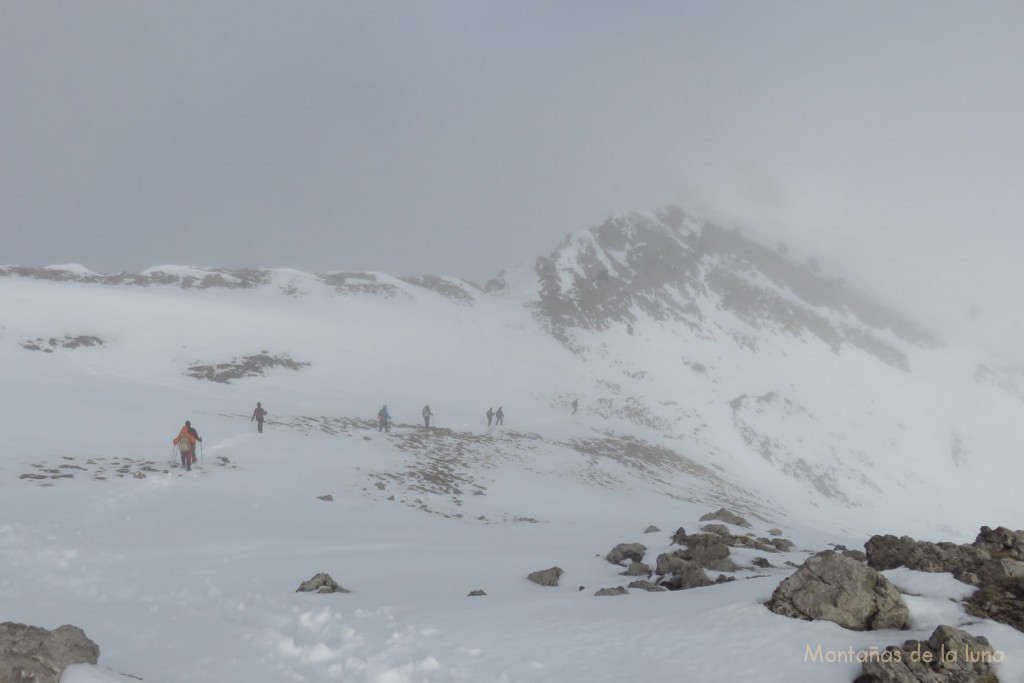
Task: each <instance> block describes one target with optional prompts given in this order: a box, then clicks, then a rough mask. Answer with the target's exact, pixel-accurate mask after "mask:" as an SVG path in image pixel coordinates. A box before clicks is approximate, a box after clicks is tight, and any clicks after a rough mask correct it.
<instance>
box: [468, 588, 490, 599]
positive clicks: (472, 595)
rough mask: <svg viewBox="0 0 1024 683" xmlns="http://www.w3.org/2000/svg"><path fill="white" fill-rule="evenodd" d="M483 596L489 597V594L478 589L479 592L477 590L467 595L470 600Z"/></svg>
mask: <svg viewBox="0 0 1024 683" xmlns="http://www.w3.org/2000/svg"><path fill="white" fill-rule="evenodd" d="M482 595H487V593H484V592H483V591H482V590H480V589H479V588H478V589H477V590H475V591H470V592H469V595H467V596H466V597H468V598H478V597H480V596H482Z"/></svg>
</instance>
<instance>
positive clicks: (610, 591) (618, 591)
mask: <svg viewBox="0 0 1024 683" xmlns="http://www.w3.org/2000/svg"><path fill="white" fill-rule="evenodd" d="M628 593H629V591H628V590H626V589H625V588H623V587H622V586H616V587H615V588H602V589H600V590H599V591H597V592H596V593H594V595H626V594H628Z"/></svg>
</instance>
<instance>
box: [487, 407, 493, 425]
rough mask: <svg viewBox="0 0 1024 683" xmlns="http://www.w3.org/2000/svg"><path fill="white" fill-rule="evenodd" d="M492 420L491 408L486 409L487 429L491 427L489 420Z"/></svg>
mask: <svg viewBox="0 0 1024 683" xmlns="http://www.w3.org/2000/svg"><path fill="white" fill-rule="evenodd" d="M493 419H494V410H492V409H491V408H488V409H487V426H488V427H490V426H491V420H493Z"/></svg>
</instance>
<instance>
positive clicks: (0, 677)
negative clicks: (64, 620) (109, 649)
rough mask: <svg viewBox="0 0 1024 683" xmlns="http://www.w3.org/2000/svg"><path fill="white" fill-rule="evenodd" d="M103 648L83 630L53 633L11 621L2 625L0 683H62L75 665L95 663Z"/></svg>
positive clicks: (70, 628) (68, 628)
mask: <svg viewBox="0 0 1024 683" xmlns="http://www.w3.org/2000/svg"><path fill="white" fill-rule="evenodd" d="M99 658H100V648H99V646H98V645H96V643H94V642H93V641H91V640H90V639H89V638H88V637H87V636H86V635H85V632H84V631H82V629H80V628H78V627H77V626H70V625H67V624H65V625H64V626H61V627H59V628H56V629H54V630H52V631H48V630H47V629H45V628H40V627H38V626H27V625H25V624H18V623H15V622H12V621H8V622H5V623H2V624H0V681H4V682H5V683H6V682H8V681H9V682H10V683H59V681H60V679H61V675H62V674H63V673H64V669H66V668H67V667H69V666H71V665H72V664H96V662H97V661H98V660H99Z"/></svg>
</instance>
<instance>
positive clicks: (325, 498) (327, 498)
mask: <svg viewBox="0 0 1024 683" xmlns="http://www.w3.org/2000/svg"><path fill="white" fill-rule="evenodd" d="M316 498H317V500H322V501H324V502H327V503H332V502H334V496H332V495H331V494H329V493H328V494H326V495H323V496H317V497H316Z"/></svg>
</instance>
